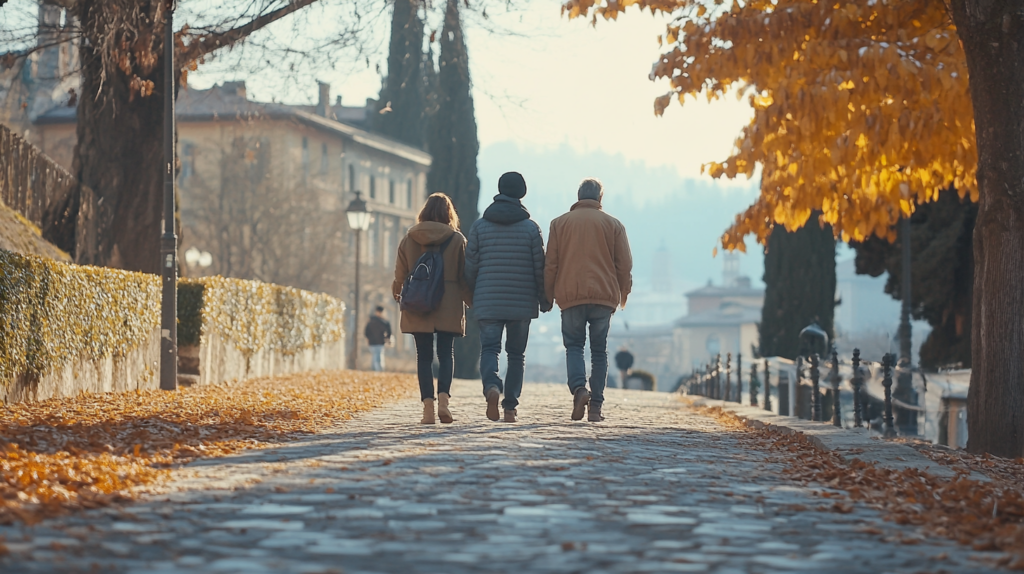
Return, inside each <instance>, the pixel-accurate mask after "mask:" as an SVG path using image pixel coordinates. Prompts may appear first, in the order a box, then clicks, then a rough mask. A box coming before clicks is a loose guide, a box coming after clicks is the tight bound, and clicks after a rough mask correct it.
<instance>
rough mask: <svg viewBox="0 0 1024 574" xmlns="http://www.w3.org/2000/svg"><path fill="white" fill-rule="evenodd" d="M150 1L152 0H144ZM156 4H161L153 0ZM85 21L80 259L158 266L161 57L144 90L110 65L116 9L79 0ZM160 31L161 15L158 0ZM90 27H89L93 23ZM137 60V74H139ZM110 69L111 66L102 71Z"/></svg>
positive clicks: (77, 158) (77, 160)
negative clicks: (106, 45) (106, 41)
mask: <svg viewBox="0 0 1024 574" xmlns="http://www.w3.org/2000/svg"><path fill="white" fill-rule="evenodd" d="M143 4H147V3H143ZM153 4H156V3H153ZM78 6H79V8H78V9H79V18H80V21H81V22H82V23H83V26H85V27H86V28H85V29H84V36H85V37H86V39H87V40H89V41H84V42H82V45H81V48H80V50H81V58H82V98H81V99H80V101H79V104H78V126H77V129H78V143H77V144H76V146H75V155H74V163H73V166H72V170H73V172H74V174H75V176H76V177H77V178H78V181H79V182H80V183H81V184H82V185H83V186H85V187H87V188H89V190H91V192H90V191H86V190H83V192H82V193H81V194H80V197H79V213H78V218H77V221H76V229H75V235H76V241H75V260H76V262H78V263H82V264H89V265H100V266H105V267H118V268H121V269H127V270H131V271H144V272H147V273H159V271H160V265H159V263H160V261H159V260H160V233H161V222H160V220H161V213H162V203H161V197H162V194H163V173H162V169H161V167H162V165H163V97H164V93H165V89H164V83H163V75H164V74H163V58H162V57H157V58H156V63H155V65H153V67H152V68H151V69H149V70H148V73H145V74H144V75H141V76H140V77H138V78H137V80H138V81H142V82H145V81H147V80H148V81H152V82H153V86H152V93H151V94H150V95H148V96H146V97H142V96H140V95H139V94H138V90H137V89H136V90H134V92H135V95H134V96H133V95H132V92H133V89H132V87H131V85H130V82H131V80H132V78H131V77H129V76H127V75H125V74H123V73H120V71H117V72H115V73H111V71H110V70H106V71H105V70H104V64H103V58H102V57H101V54H100V50H101V49H102V47H101V45H100V43H99V42H98V41H97V40H96V39H98V38H102V37H104V36H105V35H107V34H110V33H112V32H111V31H110V30H104V29H97V28H101V27H102V25H103V24H104V23H106V22H109V21H110V18H109V16H107V15H104V14H101V12H102V11H104V10H109V9H115V8H116V6H113V5H112V3H107V2H105V1H104V0H84V1H81V2H79V5H78ZM141 10H142V11H148V12H149V13H150V14H151V15H153V20H156V22H157V23H156V24H153V25H152V28H153V30H154V31H156V32H157V33H159V30H160V29H161V28H160V25H159V24H160V20H158V19H157V18H156V16H157V10H156V9H155V8H154V6H152V5H148V6H144V7H142V8H141ZM90 28H91V29H90ZM138 68H139V66H136V69H135V70H133V75H134V74H141V72H139V71H138ZM104 72H106V73H104Z"/></svg>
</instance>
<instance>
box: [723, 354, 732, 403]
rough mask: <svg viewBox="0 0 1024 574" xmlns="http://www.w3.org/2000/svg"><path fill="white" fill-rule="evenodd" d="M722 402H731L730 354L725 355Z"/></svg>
mask: <svg viewBox="0 0 1024 574" xmlns="http://www.w3.org/2000/svg"><path fill="white" fill-rule="evenodd" d="M724 400H726V401H731V400H732V353H726V354H725V394H724Z"/></svg>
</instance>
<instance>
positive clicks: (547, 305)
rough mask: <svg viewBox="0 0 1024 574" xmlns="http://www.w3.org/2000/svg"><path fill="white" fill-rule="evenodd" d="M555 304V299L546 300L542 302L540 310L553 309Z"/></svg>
mask: <svg viewBox="0 0 1024 574" xmlns="http://www.w3.org/2000/svg"><path fill="white" fill-rule="evenodd" d="M554 306H555V303H554V301H545V302H543V303H541V304H540V312H541V313H547V312H548V311H550V310H551V309H553V308H554Z"/></svg>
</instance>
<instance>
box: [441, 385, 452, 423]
mask: <svg viewBox="0 0 1024 574" xmlns="http://www.w3.org/2000/svg"><path fill="white" fill-rule="evenodd" d="M450 398H451V397H450V396H449V395H448V393H437V418H439V419H441V422H443V423H445V424H450V423H451V422H452V421H453V420H455V419H453V418H452V411H451V410H449V409H448V400H449V399H450Z"/></svg>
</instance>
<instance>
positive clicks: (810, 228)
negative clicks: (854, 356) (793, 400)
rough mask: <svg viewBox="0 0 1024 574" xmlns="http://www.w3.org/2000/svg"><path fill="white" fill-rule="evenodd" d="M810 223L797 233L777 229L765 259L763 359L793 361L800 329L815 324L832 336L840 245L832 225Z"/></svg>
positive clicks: (769, 240)
mask: <svg viewBox="0 0 1024 574" xmlns="http://www.w3.org/2000/svg"><path fill="white" fill-rule="evenodd" d="M816 220H817V217H816V215H811V221H809V222H808V223H807V225H805V226H804V227H802V228H801V229H799V230H797V231H796V232H794V233H790V232H788V231H786V230H785V228H783V227H782V226H777V227H775V229H774V230H773V231H772V234H771V236H769V238H768V246H767V247H766V248H765V255H764V283H765V293H764V307H762V309H761V324H760V326H759V331H760V333H759V334H760V338H761V356H763V357H773V356H778V357H785V358H787V359H794V358H796V356H797V353H799V352H800V339H799V335H800V331H801V330H802V329H803V328H804V327H806V326H808V325H810V324H811V323H814V322H817V323H818V325H819V326H820V327H821V328H822V329H824V330H825V332H826V333H828V336H829V340H830V341H831V340H832V339H833V338H834V336H835V333H834V328H833V314H834V313H835V307H836V301H835V299H836V241H835V239H834V238H833V237H832V227H831V226H829V225H826V226H825V227H821V226H819V225H818V224H817V223H816Z"/></svg>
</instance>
